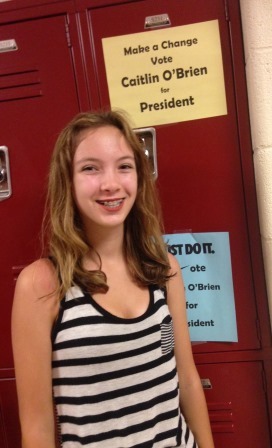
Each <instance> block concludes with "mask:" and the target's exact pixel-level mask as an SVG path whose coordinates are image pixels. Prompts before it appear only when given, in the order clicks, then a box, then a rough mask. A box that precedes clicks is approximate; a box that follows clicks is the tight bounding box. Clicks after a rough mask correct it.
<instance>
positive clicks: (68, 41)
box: [65, 23, 72, 48]
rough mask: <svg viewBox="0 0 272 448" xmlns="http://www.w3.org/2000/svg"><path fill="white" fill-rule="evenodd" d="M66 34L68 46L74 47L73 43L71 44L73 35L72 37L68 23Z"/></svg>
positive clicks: (66, 24)
mask: <svg viewBox="0 0 272 448" xmlns="http://www.w3.org/2000/svg"><path fill="white" fill-rule="evenodd" d="M65 33H66V39H67V45H68V47H69V48H70V47H72V42H71V35H70V29H69V24H68V23H65Z"/></svg>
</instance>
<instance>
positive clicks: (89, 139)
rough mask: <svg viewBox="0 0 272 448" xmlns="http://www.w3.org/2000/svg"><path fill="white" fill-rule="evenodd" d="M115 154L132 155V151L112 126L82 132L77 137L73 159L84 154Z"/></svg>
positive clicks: (122, 136)
mask: <svg viewBox="0 0 272 448" xmlns="http://www.w3.org/2000/svg"><path fill="white" fill-rule="evenodd" d="M117 152H119V153H123V154H129V155H130V156H131V155H133V149H132V147H131V145H130V144H129V142H128V141H127V140H126V138H125V136H124V135H123V133H122V132H121V131H120V129H118V128H116V127H114V126H102V127H99V128H96V129H87V130H84V131H83V132H82V133H81V134H80V135H79V138H78V144H77V147H76V150H75V158H77V157H79V156H80V155H82V154H86V153H88V154H92V155H95V156H99V154H100V155H107V154H108V155H110V154H114V153H117Z"/></svg>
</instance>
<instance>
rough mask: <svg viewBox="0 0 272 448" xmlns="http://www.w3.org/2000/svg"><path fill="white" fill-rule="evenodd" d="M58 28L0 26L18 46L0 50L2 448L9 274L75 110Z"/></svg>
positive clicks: (59, 19)
mask: <svg viewBox="0 0 272 448" xmlns="http://www.w3.org/2000/svg"><path fill="white" fill-rule="evenodd" d="M65 26H66V17H65V16H61V15H59V16H56V17H48V18H40V19H32V20H25V21H20V22H16V23H10V24H4V25H1V26H0V41H1V42H2V45H3V42H5V41H8V40H14V42H16V44H17V47H18V49H17V50H15V51H5V52H2V53H0V117H1V118H0V120H1V121H0V126H1V131H0V147H1V146H5V147H7V148H8V153H9V162H10V177H11V186H12V195H11V196H10V197H9V198H7V199H5V200H2V201H1V202H0V218H1V219H0V235H1V236H0V238H1V256H0V302H1V303H0V306H1V313H0V328H1V332H0V405H1V406H2V408H0V425H1V426H2V428H0V440H1V437H2V439H3V440H4V441H3V442H1V443H2V444H1V447H2V446H3V448H4V447H5V448H6V447H10V448H16V447H19V446H20V442H19V427H18V417H17V410H16V398H15V397H16V395H15V383H14V381H13V380H12V378H13V377H14V373H13V370H12V366H13V361H12V352H11V341H10V314H11V313H10V312H11V305H12V298H13V291H14V285H15V279H16V277H17V275H18V274H19V272H20V270H21V268H22V267H23V266H25V265H26V264H28V263H29V262H31V261H32V260H33V259H35V258H37V257H39V256H40V255H41V252H40V241H39V232H40V226H41V220H42V213H43V205H44V197H45V181H46V175H47V171H48V161H49V157H50V153H51V151H52V147H53V144H54V142H55V139H56V137H57V134H58V132H59V130H60V129H61V128H62V127H63V126H64V124H66V123H67V122H68V120H70V119H71V117H72V116H73V115H75V114H76V113H77V112H78V111H79V105H78V95H77V89H76V83H75V79H74V72H73V63H72V57H71V53H70V48H69V46H68V43H67V38H66V28H65ZM0 157H1V158H2V157H4V156H3V151H2V152H1V151H0ZM2 164H3V161H2ZM29 324H30V325H31V322H30V323H29ZM11 422H12V425H11Z"/></svg>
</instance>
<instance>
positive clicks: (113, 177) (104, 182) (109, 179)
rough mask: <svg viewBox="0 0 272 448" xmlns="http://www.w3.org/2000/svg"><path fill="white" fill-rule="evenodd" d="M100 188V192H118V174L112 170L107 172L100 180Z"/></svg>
mask: <svg viewBox="0 0 272 448" xmlns="http://www.w3.org/2000/svg"><path fill="white" fill-rule="evenodd" d="M100 188H101V191H109V192H114V191H118V190H119V189H120V184H119V178H118V173H116V172H115V171H114V170H107V171H106V172H105V173H104V175H103V177H102V179H101V185H100Z"/></svg>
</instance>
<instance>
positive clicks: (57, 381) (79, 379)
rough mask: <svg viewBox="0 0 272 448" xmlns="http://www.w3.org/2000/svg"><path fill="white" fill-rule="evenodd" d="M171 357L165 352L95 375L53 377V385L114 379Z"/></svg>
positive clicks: (72, 384)
mask: <svg viewBox="0 0 272 448" xmlns="http://www.w3.org/2000/svg"><path fill="white" fill-rule="evenodd" d="M172 357H173V352H169V353H167V354H166V355H165V356H163V357H160V358H157V359H155V360H153V361H150V362H146V363H144V364H140V365H135V366H133V367H128V368H127V369H119V370H115V371H110V372H106V373H99V374H97V375H92V376H90V375H88V376H76V377H66V378H65V377H61V378H53V385H54V386H60V385H62V386H75V385H76V386H79V385H83V384H95V383H102V382H103V381H109V380H114V379H117V378H123V377H126V376H131V375H134V374H136V373H141V372H146V371H147V370H151V369H155V368H156V367H158V366H160V365H162V364H164V363H165V362H167V361H169V360H170V359H171V358H172Z"/></svg>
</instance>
